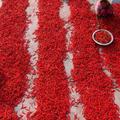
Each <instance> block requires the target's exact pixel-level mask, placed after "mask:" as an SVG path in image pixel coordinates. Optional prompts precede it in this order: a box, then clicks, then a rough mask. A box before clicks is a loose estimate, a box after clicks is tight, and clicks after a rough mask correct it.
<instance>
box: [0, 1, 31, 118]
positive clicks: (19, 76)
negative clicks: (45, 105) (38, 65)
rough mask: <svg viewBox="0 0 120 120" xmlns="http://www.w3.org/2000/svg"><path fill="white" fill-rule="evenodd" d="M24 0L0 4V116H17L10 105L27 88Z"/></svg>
mask: <svg viewBox="0 0 120 120" xmlns="http://www.w3.org/2000/svg"><path fill="white" fill-rule="evenodd" d="M27 6H28V2H27V1H25V0H19V2H18V0H4V1H3V5H2V7H1V8H0V118H1V119H2V120H10V119H12V120H17V117H16V115H15V113H14V107H15V106H16V105H17V104H18V102H20V100H21V98H22V97H23V95H24V92H25V90H26V88H27V78H26V74H27V73H28V72H29V69H30V68H29V59H30V56H29V54H28V51H27V46H26V45H25V39H24V35H25V29H26V25H27V24H26V13H25V10H26V7H27Z"/></svg>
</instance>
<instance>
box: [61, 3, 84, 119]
mask: <svg viewBox="0 0 120 120" xmlns="http://www.w3.org/2000/svg"><path fill="white" fill-rule="evenodd" d="M59 14H60V18H61V19H62V20H63V21H64V22H65V23H66V24H65V26H64V28H65V29H66V30H67V34H66V48H67V50H68V48H69V46H70V44H71V35H72V32H73V30H74V28H73V26H72V24H71V23H70V22H68V20H69V16H70V14H71V11H70V7H69V5H68V4H67V2H63V5H62V6H61V8H60V13H59ZM72 59H73V53H72V52H70V51H69V52H67V53H66V60H64V61H63V62H64V67H65V71H66V74H67V77H68V84H69V86H68V87H69V91H70V95H69V96H70V103H71V106H70V113H69V116H70V120H75V119H76V120H85V118H84V117H83V105H82V104H80V103H79V99H80V94H79V93H78V92H77V88H76V85H75V83H74V80H73V78H72V75H71V71H72V69H74V65H73V61H72Z"/></svg>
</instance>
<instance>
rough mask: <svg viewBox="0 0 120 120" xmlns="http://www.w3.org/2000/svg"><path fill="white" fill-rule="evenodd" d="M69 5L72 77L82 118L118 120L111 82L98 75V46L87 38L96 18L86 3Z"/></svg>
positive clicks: (94, 26) (105, 77) (100, 68)
mask: <svg viewBox="0 0 120 120" xmlns="http://www.w3.org/2000/svg"><path fill="white" fill-rule="evenodd" d="M70 5H71V6H70V7H71V11H72V14H71V22H72V24H73V26H74V34H73V36H72V41H73V42H72V49H73V54H74V59H73V62H74V70H73V72H72V75H73V78H74V80H75V81H76V85H77V87H78V89H79V93H80V102H82V104H83V112H84V113H83V114H84V117H85V118H86V119H87V120H119V114H118V111H119V110H118V108H117V106H116V105H115V103H114V91H113V83H112V80H111V79H109V78H108V77H107V76H106V75H105V74H104V73H103V71H102V66H101V62H102V60H101V58H100V55H99V50H98V49H99V46H98V45H96V44H95V43H94V42H93V40H92V37H91V35H92V33H93V32H94V30H95V29H96V16H95V15H94V14H93V13H92V12H90V5H89V3H88V1H87V0H76V1H71V2H70ZM113 29H114V28H113ZM109 49H111V48H109Z"/></svg>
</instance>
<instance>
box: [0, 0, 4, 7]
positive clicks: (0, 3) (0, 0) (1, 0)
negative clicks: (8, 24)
mask: <svg viewBox="0 0 120 120" xmlns="http://www.w3.org/2000/svg"><path fill="white" fill-rule="evenodd" d="M2 3H3V0H0V8H1V7H2Z"/></svg>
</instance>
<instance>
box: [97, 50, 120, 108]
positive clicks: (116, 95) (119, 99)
mask: <svg viewBox="0 0 120 120" xmlns="http://www.w3.org/2000/svg"><path fill="white" fill-rule="evenodd" d="M99 54H100V57H101V59H102V60H103V63H102V69H103V72H104V73H105V74H106V76H107V77H109V78H110V79H111V80H112V81H113V85H115V86H118V85H117V83H116V79H114V78H113V77H112V73H111V72H110V70H109V69H108V68H107V66H105V65H104V61H105V58H104V56H103V54H104V53H103V49H102V48H99ZM119 91H120V89H119V88H118V89H115V92H114V98H115V99H114V102H115V104H116V105H117V106H118V107H119V109H120V92H119Z"/></svg>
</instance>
